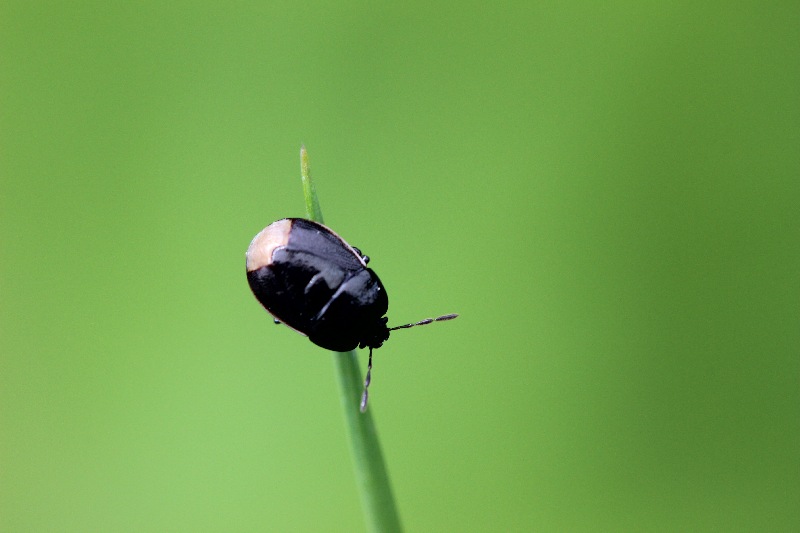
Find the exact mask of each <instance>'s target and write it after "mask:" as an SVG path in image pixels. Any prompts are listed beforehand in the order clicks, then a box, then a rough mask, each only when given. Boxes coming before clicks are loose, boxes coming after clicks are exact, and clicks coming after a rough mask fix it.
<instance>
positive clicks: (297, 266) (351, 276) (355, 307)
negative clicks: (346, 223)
mask: <svg viewBox="0 0 800 533" xmlns="http://www.w3.org/2000/svg"><path fill="white" fill-rule="evenodd" d="M246 258H247V264H246V266H247V281H248V283H249V284H250V289H251V290H252V291H253V294H254V295H255V297H256V299H257V300H258V301H259V302H260V303H261V305H263V306H264V308H265V309H266V310H267V311H269V313H270V314H271V315H272V316H273V317H274V318H275V321H276V323H277V322H283V323H284V324H286V325H287V326H289V327H290V328H292V329H294V330H295V331H297V332H299V333H301V334H303V335H306V336H308V338H309V340H311V342H313V343H314V344H316V345H317V346H321V347H323V348H327V349H328V350H334V351H337V352H347V351H350V350H354V349H355V348H356V347H359V348H365V347H368V348H369V364H368V366H367V375H366V378H365V380H364V393H363V395H362V398H361V411H365V410H366V407H367V387H368V386H369V382H370V377H371V371H372V349H373V348H379V347H380V346H381V345H382V344H383V343H384V341H386V339H388V338H389V332H390V331H392V330H396V329H402V328H410V327H412V326H420V325H423V324H430V323H431V322H438V321H442V320H450V319H453V318H455V317H456V316H458V315H455V314H451V315H444V316H440V317H438V318H427V319H425V320H421V321H419V322H415V323H413V324H404V325H402V326H397V327H393V328H390V327H388V326H387V325H386V323H387V318H386V317H385V316H384V314H385V313H386V311H387V310H388V308H389V299H388V297H387V296H386V289H384V288H383V284H382V283H381V280H380V279H379V278H378V276H377V275H376V274H375V272H373V271H372V269H371V268H368V267H367V263H368V262H369V258H368V257H367V256H366V255H362V254H361V251H360V250H358V249H357V248H354V247H352V246H350V245H349V244H347V242H346V241H345V240H344V239H342V238H341V237H339V236H338V235H337V234H336V233H334V232H333V231H331V230H330V229H329V228H327V227H326V226H323V225H322V224H319V223H318V222H313V221H311V220H306V219H303V218H284V219H282V220H278V221H277V222H273V223H272V224H270V225H269V226H267V227H266V228H264V229H263V230H262V231H261V232H260V233H259V234H258V235H256V236H255V237H254V238H253V240H252V242H251V243H250V247H249V248H248V249H247V254H246Z"/></svg>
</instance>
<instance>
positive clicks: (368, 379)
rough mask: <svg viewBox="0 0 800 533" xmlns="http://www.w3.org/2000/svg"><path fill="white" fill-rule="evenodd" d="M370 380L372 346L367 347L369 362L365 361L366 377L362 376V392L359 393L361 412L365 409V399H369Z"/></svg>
mask: <svg viewBox="0 0 800 533" xmlns="http://www.w3.org/2000/svg"><path fill="white" fill-rule="evenodd" d="M370 381H372V346H370V347H369V363H367V377H365V378H364V392H363V394H361V412H362V413H364V412H366V410H367V400H369V393H368V392H367V388H368V387H369V382H370Z"/></svg>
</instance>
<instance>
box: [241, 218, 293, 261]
mask: <svg viewBox="0 0 800 533" xmlns="http://www.w3.org/2000/svg"><path fill="white" fill-rule="evenodd" d="M291 231H292V221H291V220H288V219H283V220H278V221H277V222H273V223H272V224H270V225H269V226H267V227H266V228H264V229H263V230H261V231H260V232H259V234H258V235H256V236H255V237H253V240H252V241H251V242H250V246H249V247H248V248H247V253H246V254H245V257H247V271H248V272H253V271H254V270H258V269H259V268H262V267H265V266H267V265H269V264H270V263H272V253H273V252H274V251H275V249H276V248H280V247H281V246H286V244H287V243H288V242H289V233H291Z"/></svg>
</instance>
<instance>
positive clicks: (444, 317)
mask: <svg viewBox="0 0 800 533" xmlns="http://www.w3.org/2000/svg"><path fill="white" fill-rule="evenodd" d="M457 316H458V315H457V314H455V313H452V314H449V315H442V316H437V317H436V318H426V319H425V320H420V321H419V322H414V323H413V324H403V325H402V326H395V327H393V328H389V331H393V330H395V329H405V328H413V327H414V326H424V325H425V324H430V323H431V322H444V321H445V320H453V319H454V318H455V317H457ZM370 381H372V346H370V347H369V362H368V363H367V375H366V377H365V378H364V392H363V393H361V407H360V409H361V412H362V413H364V412H366V411H367V401H369V390H368V389H369V383H370Z"/></svg>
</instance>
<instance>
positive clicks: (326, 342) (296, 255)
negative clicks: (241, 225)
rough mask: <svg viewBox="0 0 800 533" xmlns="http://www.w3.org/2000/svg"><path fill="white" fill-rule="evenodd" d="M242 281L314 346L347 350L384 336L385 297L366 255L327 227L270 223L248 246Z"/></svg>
mask: <svg viewBox="0 0 800 533" xmlns="http://www.w3.org/2000/svg"><path fill="white" fill-rule="evenodd" d="M246 258H247V263H246V266H247V281H248V283H249V284H250V289H251V290H252V291H253V294H254V295H255V297H256V299H257V300H258V301H259V302H260V303H261V305H263V306H264V307H265V308H266V310H267V311H269V312H270V314H272V316H274V317H275V318H276V319H277V320H279V321H280V322H283V323H284V324H286V325H287V326H289V327H291V328H292V329H294V330H296V331H298V332H300V333H302V334H304V335H307V336H308V338H309V339H310V340H311V342H313V343H314V344H316V345H318V346H321V347H323V348H327V349H329V350H334V351H339V352H346V351H349V350H353V349H355V348H356V347H358V346H360V347H362V348H363V347H366V346H369V347H371V348H378V347H379V346H381V344H383V342H384V341H385V340H386V339H388V338H389V329H388V328H387V327H386V321H387V320H386V317H384V315H385V314H386V311H387V310H388V308H389V299H388V297H387V295H386V289H384V288H383V284H382V283H381V280H380V279H379V278H378V276H377V275H376V274H375V272H373V271H372V269H371V268H368V267H367V263H366V257H365V256H362V255H361V254H360V253H359V252H358V251H357V250H356V249H354V248H353V247H352V246H350V245H349V244H347V242H345V240H344V239H342V238H341V237H339V236H338V235H337V234H336V233H334V232H333V231H331V230H330V229H329V228H327V227H325V226H323V225H322V224H319V223H317V222H313V221H311V220H306V219H302V218H285V219H282V220H278V221H277V222H273V223H272V224H270V225H269V226H267V227H266V228H264V229H263V230H262V231H261V232H260V233H259V234H258V235H256V236H255V237H254V238H253V241H252V242H251V243H250V247H249V248H248V249H247V254H246Z"/></svg>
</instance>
